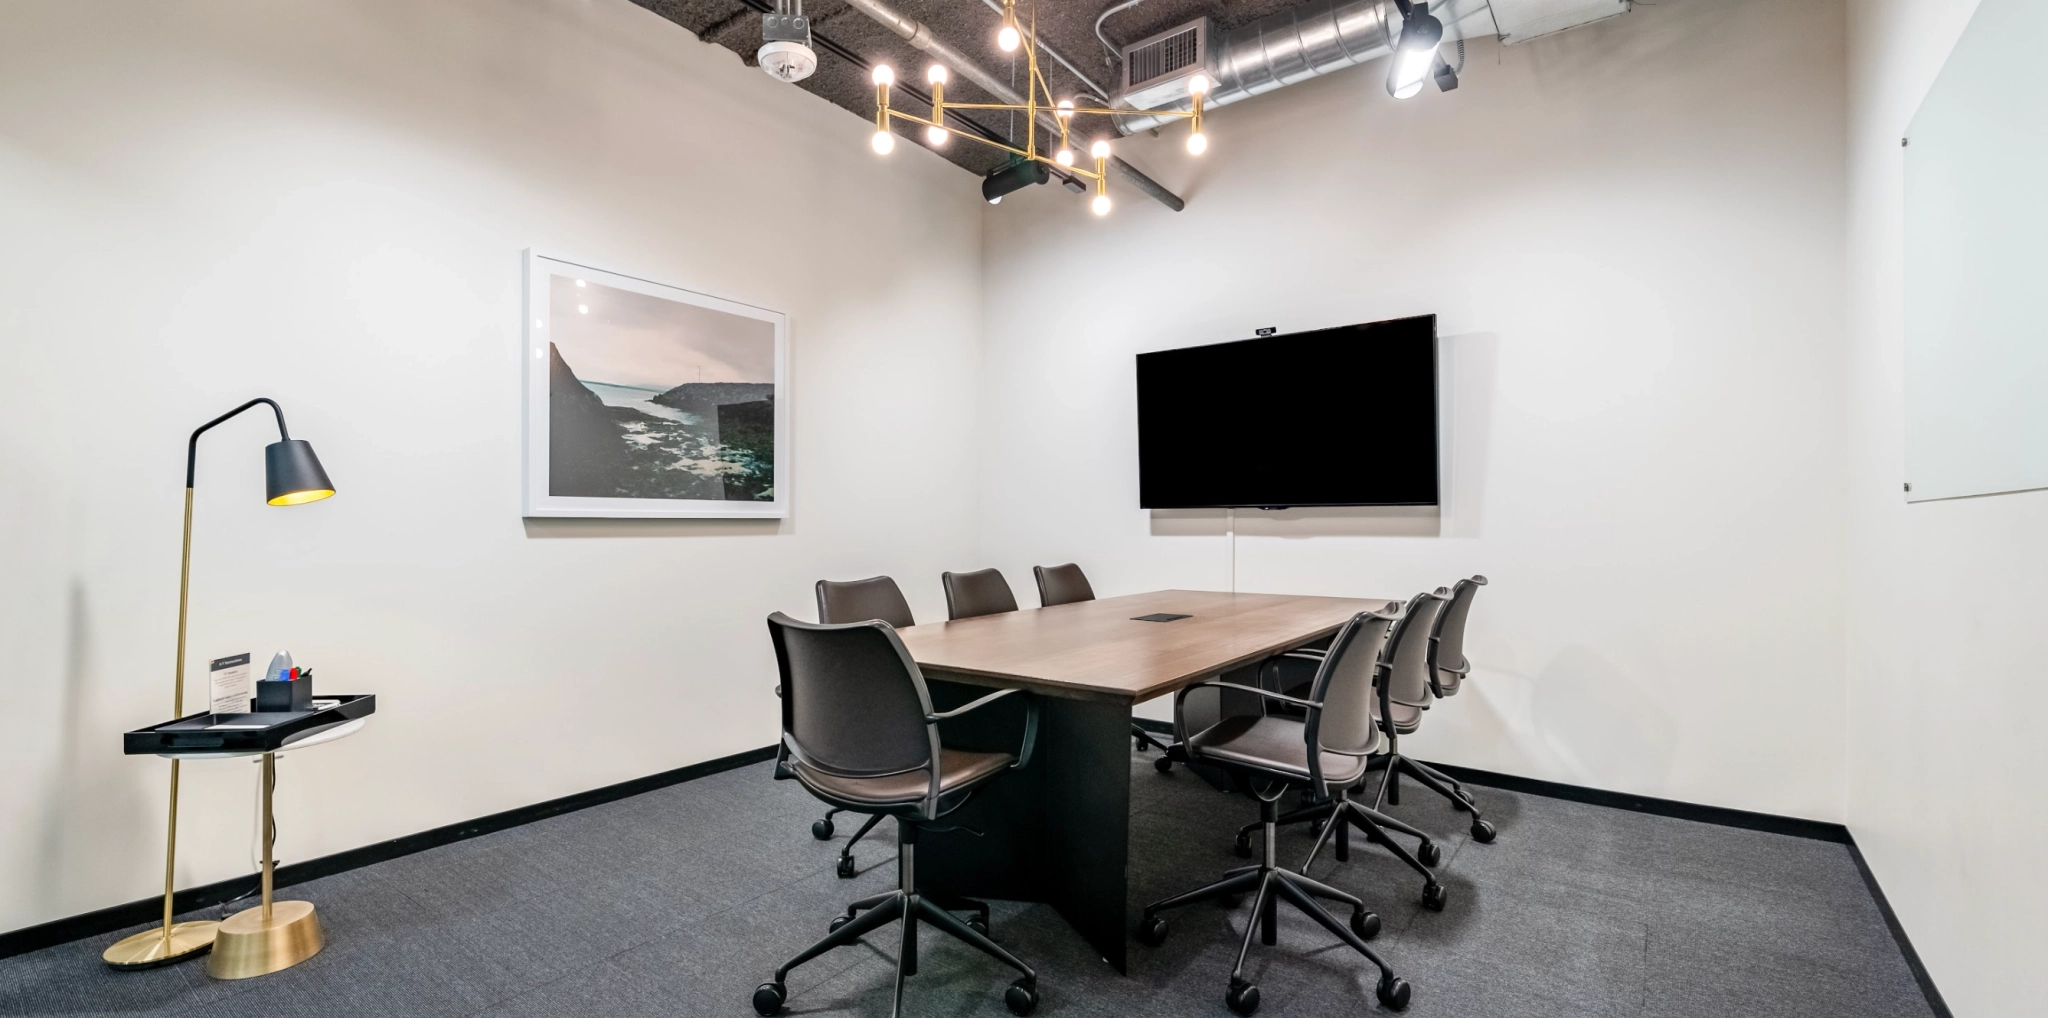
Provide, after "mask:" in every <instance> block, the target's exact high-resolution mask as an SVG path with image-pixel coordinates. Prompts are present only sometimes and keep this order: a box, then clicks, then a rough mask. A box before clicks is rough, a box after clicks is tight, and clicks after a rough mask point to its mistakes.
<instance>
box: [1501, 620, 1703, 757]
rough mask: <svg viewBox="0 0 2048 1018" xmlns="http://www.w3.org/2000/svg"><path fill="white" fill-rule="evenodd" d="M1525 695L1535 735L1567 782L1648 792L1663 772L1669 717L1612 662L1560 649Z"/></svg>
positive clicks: (1670, 748)
mask: <svg viewBox="0 0 2048 1018" xmlns="http://www.w3.org/2000/svg"><path fill="white" fill-rule="evenodd" d="M1531 692H1532V697H1531V702H1530V721H1531V722H1532V723H1533V725H1534V727H1535V732H1536V735H1537V737H1538V738H1539V739H1540V740H1541V742H1542V744H1543V746H1544V747H1545V748H1546V749H1548V750H1549V751H1550V753H1551V755H1552V757H1553V759H1554V760H1556V761H1557V763H1558V764H1559V765H1560V766H1562V767H1563V768H1565V770H1566V772H1567V773H1568V774H1569V775H1570V777H1571V780H1575V781H1582V782H1585V783H1587V784H1592V785H1596V786H1599V787H1608V788H1611V787H1633V788H1639V789H1655V788H1661V787H1663V785H1664V782H1665V780H1666V779H1667V778H1668V777H1670V774H1671V762H1672V756H1673V754H1674V752H1675V750H1676V747H1675V743H1676V741H1677V737H1678V722H1677V720H1676V719H1675V718H1673V717H1672V716H1671V714H1670V712H1668V711H1666V710H1665V709H1664V707H1663V705H1661V704H1659V703H1658V702H1657V701H1655V700H1654V699H1651V698H1650V697H1649V696H1648V695H1646V694H1645V693H1644V692H1643V691H1642V689H1641V688H1640V687H1639V686H1638V685H1637V684H1635V683H1634V682H1631V681H1629V678H1628V676H1626V675H1624V674H1622V671H1621V669H1619V668H1617V667H1615V665H1614V664H1613V663H1612V662H1610V661H1608V660H1607V659H1605V658H1603V657H1601V656H1600V655H1598V654H1596V653H1594V652H1593V651H1592V650H1590V649H1588V648H1586V647H1568V648H1566V649H1565V650H1564V651H1563V652H1562V653H1560V654H1558V655H1557V656H1556V657H1554V658H1552V659H1551V660H1550V663H1549V664H1547V665H1545V666H1544V667H1543V670H1542V671H1541V672H1539V673H1538V674H1537V675H1536V677H1535V680H1534V688H1533V689H1532V690H1531Z"/></svg>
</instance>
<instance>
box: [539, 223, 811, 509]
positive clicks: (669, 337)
mask: <svg viewBox="0 0 2048 1018" xmlns="http://www.w3.org/2000/svg"><path fill="white" fill-rule="evenodd" d="M527 305H528V308H527V311H528V321H527V323H526V324H527V336H528V339H527V347H528V360H527V372H528V374H527V387H526V407H527V429H526V430H527V450H526V452H527V457H526V462H527V475H528V476H527V484H526V487H527V507H526V514H527V515H529V516H781V515H783V514H784V501H783V499H782V498H781V497H780V494H781V490H782V487H783V486H782V484H781V483H780V482H781V480H782V478H781V476H780V473H781V471H780V469H779V467H780V464H781V462H782V460H783V457H781V456H779V455H778V453H780V452H782V451H783V450H781V449H780V448H779V440H780V439H781V437H782V436H783V435H784V434H786V432H785V430H784V428H783V426H782V425H783V423H784V418H783V414H784V413H785V412H786V411H785V408H784V405H783V404H784V402H785V401H784V400H781V399H778V396H780V395H781V393H780V391H779V388H780V386H779V383H780V382H781V380H782V378H783V375H784V366H785V365H784V361H785V355H786V343H787V339H786V332H787V324H786V322H785V321H784V319H783V316H782V315H780V314H778V313H775V312H772V311H765V310H762V309H760V308H755V307H750V306H747V305H743V304H737V303H734V302H732V301H726V300H722V299H720V298H716V297H709V296H706V295H704V294H700V293H694V292H691V291H688V290H682V289H678V288H676V287H670V286H665V285H662V284H658V283H651V282H648V281H646V280H641V279H635V278H632V277H627V276H620V275H617V274H614V273H609V272H603V271H600V270H597V269H592V268H589V267H587V266H580V265H575V264H572V263H567V262H560V261H556V260H554V259H550V258H544V257H540V256H537V255H531V254H529V256H528V266H527Z"/></svg>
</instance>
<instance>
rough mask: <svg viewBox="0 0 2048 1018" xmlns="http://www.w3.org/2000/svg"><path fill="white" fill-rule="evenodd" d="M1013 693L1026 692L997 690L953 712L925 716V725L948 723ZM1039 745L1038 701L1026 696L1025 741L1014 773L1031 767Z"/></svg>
mask: <svg viewBox="0 0 2048 1018" xmlns="http://www.w3.org/2000/svg"><path fill="white" fill-rule="evenodd" d="M1012 693H1016V694H1019V695H1023V693H1024V691H1023V690H1021V689H998V690H996V691H995V692H993V693H990V694H989V695H987V696H984V697H980V698H978V699H976V700H973V701H972V702H969V703H966V704H963V705H961V706H958V707H955V708H953V709H952V710H949V711H941V712H940V713H937V714H927V715H925V716H924V720H925V723H926V724H932V725H935V724H938V723H939V722H941V721H946V720H949V719H951V718H957V717H959V716H960V715H962V714H965V713H967V712H968V711H972V710H978V709H980V708H982V707H986V706H988V705H989V704H992V703H994V702H996V701H997V700H1000V699H1002V698H1003V697H1006V696H1009V695H1010V694H1012ZM1037 745H1038V701H1037V700H1035V699H1032V698H1031V697H1029V696H1025V697H1024V737H1023V739H1022V740H1021V741H1020V742H1019V744H1018V746H1017V762H1016V763H1013V764H1011V765H1010V769H1011V770H1013V771H1014V770H1019V769H1022V768H1023V767H1025V766H1028V765H1029V764H1030V763H1031V752H1032V750H1033V749H1035V748H1036V747H1037Z"/></svg>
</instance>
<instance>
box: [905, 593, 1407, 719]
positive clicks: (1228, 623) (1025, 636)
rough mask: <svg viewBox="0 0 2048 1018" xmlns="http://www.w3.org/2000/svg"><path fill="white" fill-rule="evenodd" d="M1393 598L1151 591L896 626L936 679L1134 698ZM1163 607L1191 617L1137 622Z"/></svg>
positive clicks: (1258, 655) (1269, 650)
mask: <svg viewBox="0 0 2048 1018" xmlns="http://www.w3.org/2000/svg"><path fill="white" fill-rule="evenodd" d="M1392 603H1393V602H1390V601H1385V600H1380V599H1377V598H1374V599H1364V600H1361V599H1358V598H1349V597H1306V596H1300V595H1294V594H1226V593H1223V592H1221V591H1212V590H1156V591H1153V592H1151V593H1148V594H1128V595H1125V596H1123V597H1109V598H1103V599H1102V600H1099V601H1078V602H1075V603H1073V604H1062V605H1055V606H1053V607H1051V608H1031V609H1026V610H1024V611H1015V612H1005V613H1003V614H1001V615H984V616H981V617H980V618H973V619H961V620H960V621H958V622H940V623H928V624H926V625H922V626H912V627H910V628H908V629H900V630H897V632H898V633H899V634H901V635H902V637H903V643H904V645H905V646H907V647H909V648H910V656H911V657H912V658H913V659H915V660H916V661H917V663H918V667H919V668H921V669H923V670H924V671H925V672H926V673H927V674H928V675H930V676H931V677H932V678H955V679H958V680H960V681H965V682H972V683H975V684H977V685H988V686H1019V687H1023V688H1026V689H1033V690H1036V691H1038V692H1042V693H1049V694H1052V695H1054V696H1068V697H1079V698H1083V699H1113V700H1123V701H1126V702H1131V703H1135V702H1138V701H1140V700H1149V699H1151V698H1153V697H1155V696H1163V695H1165V694H1167V693H1171V692H1173V691H1174V690H1176V689H1179V688H1180V687H1182V686H1185V685H1188V684H1189V683H1192V682H1197V681H1200V680H1201V679H1203V678H1205V677H1208V676H1210V675H1214V674H1216V673H1217V672H1221V671H1226V670H1228V669H1231V668H1235V667H1237V666H1238V665H1242V664H1247V663H1250V662H1253V661H1257V660H1260V659H1263V658H1265V657H1266V656H1268V655H1270V654H1273V653H1275V652H1277V651H1281V650H1285V649H1286V648H1288V647H1293V646H1298V645H1300V644H1302V643H1305V642H1307V641H1309V640H1313V639H1316V638H1317V637H1320V636H1324V635H1326V634H1329V633H1332V632H1335V631H1336V630H1337V627H1339V626H1341V625H1343V624H1344V622H1345V620H1346V619H1349V618H1350V617H1351V616H1353V615H1355V614H1357V613H1359V612H1362V611H1378V610H1380V609H1382V608H1385V607H1386V606H1387V605H1389V604H1392ZM1159 612H1169V613H1173V614H1177V615H1186V616H1189V617H1188V618H1184V619H1180V620H1178V621H1174V622H1137V621H1133V617H1134V616H1138V615H1151V614H1154V613H1159Z"/></svg>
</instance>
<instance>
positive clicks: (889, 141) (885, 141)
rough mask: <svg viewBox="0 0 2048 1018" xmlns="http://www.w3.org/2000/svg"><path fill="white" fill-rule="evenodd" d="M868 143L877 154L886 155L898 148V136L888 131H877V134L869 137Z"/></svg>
mask: <svg viewBox="0 0 2048 1018" xmlns="http://www.w3.org/2000/svg"><path fill="white" fill-rule="evenodd" d="M868 144H869V145H870V146H872V147H873V148H874V150H875V154H876V155H878V156H885V155H888V154H889V153H890V152H891V151H893V150H894V149H895V148H896V136H895V135H893V134H890V133H889V132H887V131H876V132H875V136H874V137H872V138H869V139H868Z"/></svg>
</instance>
